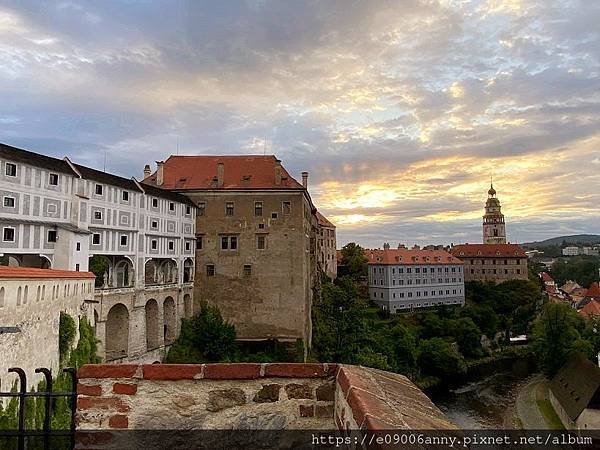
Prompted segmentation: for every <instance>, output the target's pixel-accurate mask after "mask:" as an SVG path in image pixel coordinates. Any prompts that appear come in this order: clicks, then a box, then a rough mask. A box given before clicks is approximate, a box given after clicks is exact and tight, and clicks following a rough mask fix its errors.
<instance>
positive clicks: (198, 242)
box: [196, 236, 203, 250]
mask: <svg viewBox="0 0 600 450" xmlns="http://www.w3.org/2000/svg"><path fill="white" fill-rule="evenodd" d="M202 240H203V239H202V236H196V250H202V244H203V242H202Z"/></svg>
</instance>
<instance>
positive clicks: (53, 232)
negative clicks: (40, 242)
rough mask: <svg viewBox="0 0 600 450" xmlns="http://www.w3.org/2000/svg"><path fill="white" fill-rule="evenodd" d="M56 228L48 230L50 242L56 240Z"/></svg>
mask: <svg viewBox="0 0 600 450" xmlns="http://www.w3.org/2000/svg"><path fill="white" fill-rule="evenodd" d="M56 237H57V235H56V230H48V242H56Z"/></svg>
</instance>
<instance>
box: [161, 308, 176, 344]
mask: <svg viewBox="0 0 600 450" xmlns="http://www.w3.org/2000/svg"><path fill="white" fill-rule="evenodd" d="M163 316H164V325H163V333H164V339H165V345H169V344H172V343H173V341H174V340H175V334H176V327H177V322H176V317H177V315H176V312H175V300H173V297H167V298H165V301H164V302H163Z"/></svg>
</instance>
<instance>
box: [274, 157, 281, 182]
mask: <svg viewBox="0 0 600 450" xmlns="http://www.w3.org/2000/svg"><path fill="white" fill-rule="evenodd" d="M279 185H281V160H279V159H276V160H275V186H279Z"/></svg>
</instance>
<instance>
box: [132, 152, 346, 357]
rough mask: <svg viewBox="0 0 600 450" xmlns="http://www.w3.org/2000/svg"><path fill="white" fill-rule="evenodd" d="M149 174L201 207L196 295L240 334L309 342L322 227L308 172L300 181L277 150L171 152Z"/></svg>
mask: <svg viewBox="0 0 600 450" xmlns="http://www.w3.org/2000/svg"><path fill="white" fill-rule="evenodd" d="M144 172H145V174H146V176H145V179H144V183H145V184H146V185H152V186H157V187H160V188H162V189H170V190H172V191H174V192H178V193H180V194H184V195H186V196H187V197H188V198H190V199H191V200H192V201H193V202H194V203H195V204H196V206H197V208H198V217H197V221H196V229H197V236H196V239H197V240H196V243H197V245H196V262H197V265H196V267H197V270H196V284H195V300H196V301H197V302H199V301H203V300H205V301H208V302H209V303H211V304H214V305H217V306H218V307H219V309H220V310H221V312H222V314H223V316H224V317H225V318H226V319H227V320H229V321H231V322H232V323H234V324H235V326H236V331H237V336H238V338H239V339H242V340H264V339H278V340H280V341H295V340H297V339H302V340H303V341H304V343H305V344H306V347H310V344H311V334H312V330H311V305H312V299H313V293H314V292H315V291H316V290H318V289H319V286H318V285H319V280H320V276H319V270H318V267H319V256H320V255H319V251H320V250H319V241H318V238H319V237H320V236H319V234H320V232H319V223H318V219H317V216H316V208H315V206H314V205H313V202H312V200H311V197H310V195H309V193H308V189H307V179H308V173H306V172H304V173H303V174H302V184H301V183H299V182H297V181H296V180H295V179H294V178H293V177H292V176H291V175H290V174H289V173H288V172H287V171H286V170H285V169H284V168H283V167H282V165H281V162H280V161H279V160H278V159H277V158H275V156H272V155H271V156H171V157H170V158H169V159H167V160H166V161H165V162H158V163H157V170H156V171H155V172H154V173H151V170H150V167H149V166H146V168H145V170H144ZM325 229H327V230H332V229H333V230H335V228H331V227H325V228H323V230H325ZM333 233H335V231H333ZM330 239H333V242H334V245H335V234H334V236H333V237H332V238H330Z"/></svg>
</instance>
